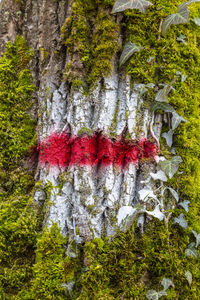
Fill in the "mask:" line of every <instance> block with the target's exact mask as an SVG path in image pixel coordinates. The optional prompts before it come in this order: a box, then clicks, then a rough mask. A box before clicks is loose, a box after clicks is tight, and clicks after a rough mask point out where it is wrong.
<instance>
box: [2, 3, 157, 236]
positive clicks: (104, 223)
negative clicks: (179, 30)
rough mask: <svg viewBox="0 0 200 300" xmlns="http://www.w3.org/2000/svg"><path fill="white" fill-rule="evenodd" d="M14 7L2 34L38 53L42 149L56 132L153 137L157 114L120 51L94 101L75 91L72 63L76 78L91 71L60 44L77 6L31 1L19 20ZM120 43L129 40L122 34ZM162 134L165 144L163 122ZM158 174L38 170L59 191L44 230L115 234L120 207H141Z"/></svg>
mask: <svg viewBox="0 0 200 300" xmlns="http://www.w3.org/2000/svg"><path fill="white" fill-rule="evenodd" d="M6 6H7V7H6ZM15 6H16V7H14V8H13V2H12V1H7V2H6V3H4V7H5V10H6V11H7V14H5V13H4V16H5V15H6V18H7V19H6V24H7V28H6V29H7V32H6V34H5V32H3V36H2V39H3V40H5V41H7V40H8V38H9V39H11V40H13V41H14V39H15V37H16V35H17V34H23V35H24V36H25V37H26V40H27V42H28V44H29V45H30V46H31V47H32V48H33V49H34V51H35V56H34V60H33V62H32V70H33V77H34V80H35V83H36V85H37V86H38V92H37V99H38V103H37V116H38V125H37V136H38V144H39V143H40V142H41V141H43V140H44V139H46V138H47V137H49V136H50V135H51V134H52V133H53V132H54V133H55V132H57V133H59V134H61V133H62V132H63V131H65V132H66V131H67V132H68V133H69V134H70V135H71V136H81V135H82V136H83V135H84V133H86V134H87V133H88V132H89V135H91V134H93V133H95V132H101V134H102V135H104V136H106V137H109V138H111V139H112V140H119V141H120V140H122V139H124V138H127V136H128V137H129V140H130V139H131V140H137V141H141V140H144V139H148V138H150V136H151V134H150V129H149V128H150V123H151V113H150V112H149V109H148V108H145V106H144V105H143V104H144V101H143V98H142V97H141V96H140V85H139V84H136V83H131V78H130V76H127V75H125V73H124V72H123V71H121V70H120V69H119V67H118V64H119V55H118V52H116V53H115V55H113V56H112V57H111V74H110V75H109V76H108V74H107V75H106V72H105V75H104V74H101V75H104V76H100V77H99V78H98V79H97V80H96V81H95V82H94V83H93V86H92V87H91V89H90V90H89V92H88V93H87V94H86V92H85V91H84V89H83V87H81V86H80V87H74V86H73V82H70V81H69V80H68V78H67V79H66V80H63V74H64V73H65V69H66V64H69V63H71V64H73V65H74V67H73V68H74V69H73V76H74V77H75V78H77V79H79V78H80V77H81V76H82V77H83V75H82V74H83V72H84V70H82V68H83V65H82V63H81V60H80V55H79V53H78V51H76V50H75V49H74V53H70V52H69V51H68V48H66V47H65V46H64V45H63V43H62V41H61V38H60V30H61V27H62V26H63V24H64V22H65V19H66V18H70V17H71V16H73V17H74V15H73V13H72V1H66V2H63V1H26V3H24V4H21V10H20V11H18V13H17V9H19V8H18V5H17V4H15ZM95 9H96V15H97V16H98V10H100V9H102V7H101V5H95ZM104 9H105V11H106V13H107V14H108V15H109V18H110V19H111V20H112V21H113V22H115V19H116V22H118V17H114V16H110V8H109V9H108V8H107V7H106V6H105V7H104ZM19 12H20V13H19ZM74 18H75V17H74ZM7 20H8V21H7ZM95 24H96V20H95V19H94V20H93V23H92V24H91V25H90V28H89V30H90V31H91V39H92V38H93V37H94V35H95V31H96V30H97V29H96V28H95V26H98V25H95ZM71 26H73V22H72V25H71ZM88 26H89V25H88ZM117 39H118V41H120V40H122V39H123V36H122V34H120V32H117ZM75 47H76V45H75V46H74V48H75ZM88 48H89V46H88ZM77 65H79V67H76V66H77ZM85 80H86V81H87V74H86V76H85ZM156 127H157V132H156V134H157V136H158V137H159V132H160V128H161V120H160V119H159V118H158V119H157V122H156ZM153 169H154V166H153V164H152V161H151V162H150V163H149V162H148V163H145V162H143V163H142V162H139V163H137V164H135V165H134V164H128V165H127V167H126V169H125V170H121V169H120V167H118V166H115V165H113V164H111V165H109V166H107V167H103V168H101V167H100V168H99V166H97V165H95V166H88V165H84V166H80V165H74V166H69V167H67V168H65V170H63V169H62V168H59V166H57V167H55V166H53V167H52V166H49V165H41V164H40V163H39V164H38V167H37V173H36V176H35V178H36V180H38V181H42V182H43V183H44V184H45V183H48V184H50V183H51V185H52V186H53V188H52V192H51V196H50V201H51V203H52V204H51V205H50V207H49V211H48V214H47V216H46V219H45V224H47V225H48V226H50V225H51V223H52V222H56V223H58V224H59V226H60V228H61V232H62V233H63V234H64V235H66V234H69V235H70V237H71V238H74V232H75V227H77V229H78V231H79V234H80V236H81V237H82V238H83V240H91V239H92V237H93V236H94V237H101V236H102V234H103V235H113V234H114V232H115V227H116V220H117V219H116V217H117V214H118V211H119V209H120V207H123V206H134V205H135V204H136V203H137V202H138V191H139V190H141V189H142V188H143V186H144V183H142V182H143V181H144V179H146V178H147V177H148V176H149V172H150V170H153ZM63 172H64V176H62V178H63V179H62V187H60V184H61V180H60V175H61V174H62V175H63ZM43 195H44V193H43V191H42V190H38V191H37V192H36V194H35V200H36V201H44V199H43V198H44V197H43Z"/></svg>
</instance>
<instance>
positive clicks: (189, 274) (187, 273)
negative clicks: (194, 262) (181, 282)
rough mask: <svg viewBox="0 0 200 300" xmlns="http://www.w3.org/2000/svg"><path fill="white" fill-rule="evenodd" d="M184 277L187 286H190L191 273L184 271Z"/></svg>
mask: <svg viewBox="0 0 200 300" xmlns="http://www.w3.org/2000/svg"><path fill="white" fill-rule="evenodd" d="M185 277H186V279H187V281H188V283H189V285H191V284H192V273H191V272H190V271H185Z"/></svg>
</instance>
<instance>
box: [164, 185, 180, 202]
mask: <svg viewBox="0 0 200 300" xmlns="http://www.w3.org/2000/svg"><path fill="white" fill-rule="evenodd" d="M166 190H169V191H170V193H171V194H172V196H173V197H174V199H175V200H176V202H178V201H179V196H178V193H177V192H176V191H175V190H174V189H172V188H170V187H166V188H164V190H163V192H162V196H163V195H164V192H165V191H166Z"/></svg>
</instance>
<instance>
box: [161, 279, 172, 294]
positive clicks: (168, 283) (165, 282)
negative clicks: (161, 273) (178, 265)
mask: <svg viewBox="0 0 200 300" xmlns="http://www.w3.org/2000/svg"><path fill="white" fill-rule="evenodd" d="M161 284H162V286H163V288H164V291H166V290H167V289H168V288H169V287H170V286H173V282H172V281H171V279H169V278H165V277H164V278H163V280H162V282H161Z"/></svg>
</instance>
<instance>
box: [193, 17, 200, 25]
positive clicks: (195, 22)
mask: <svg viewBox="0 0 200 300" xmlns="http://www.w3.org/2000/svg"><path fill="white" fill-rule="evenodd" d="M192 21H193V22H194V24H196V25H197V26H200V18H198V17H196V18H195V19H192Z"/></svg>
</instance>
